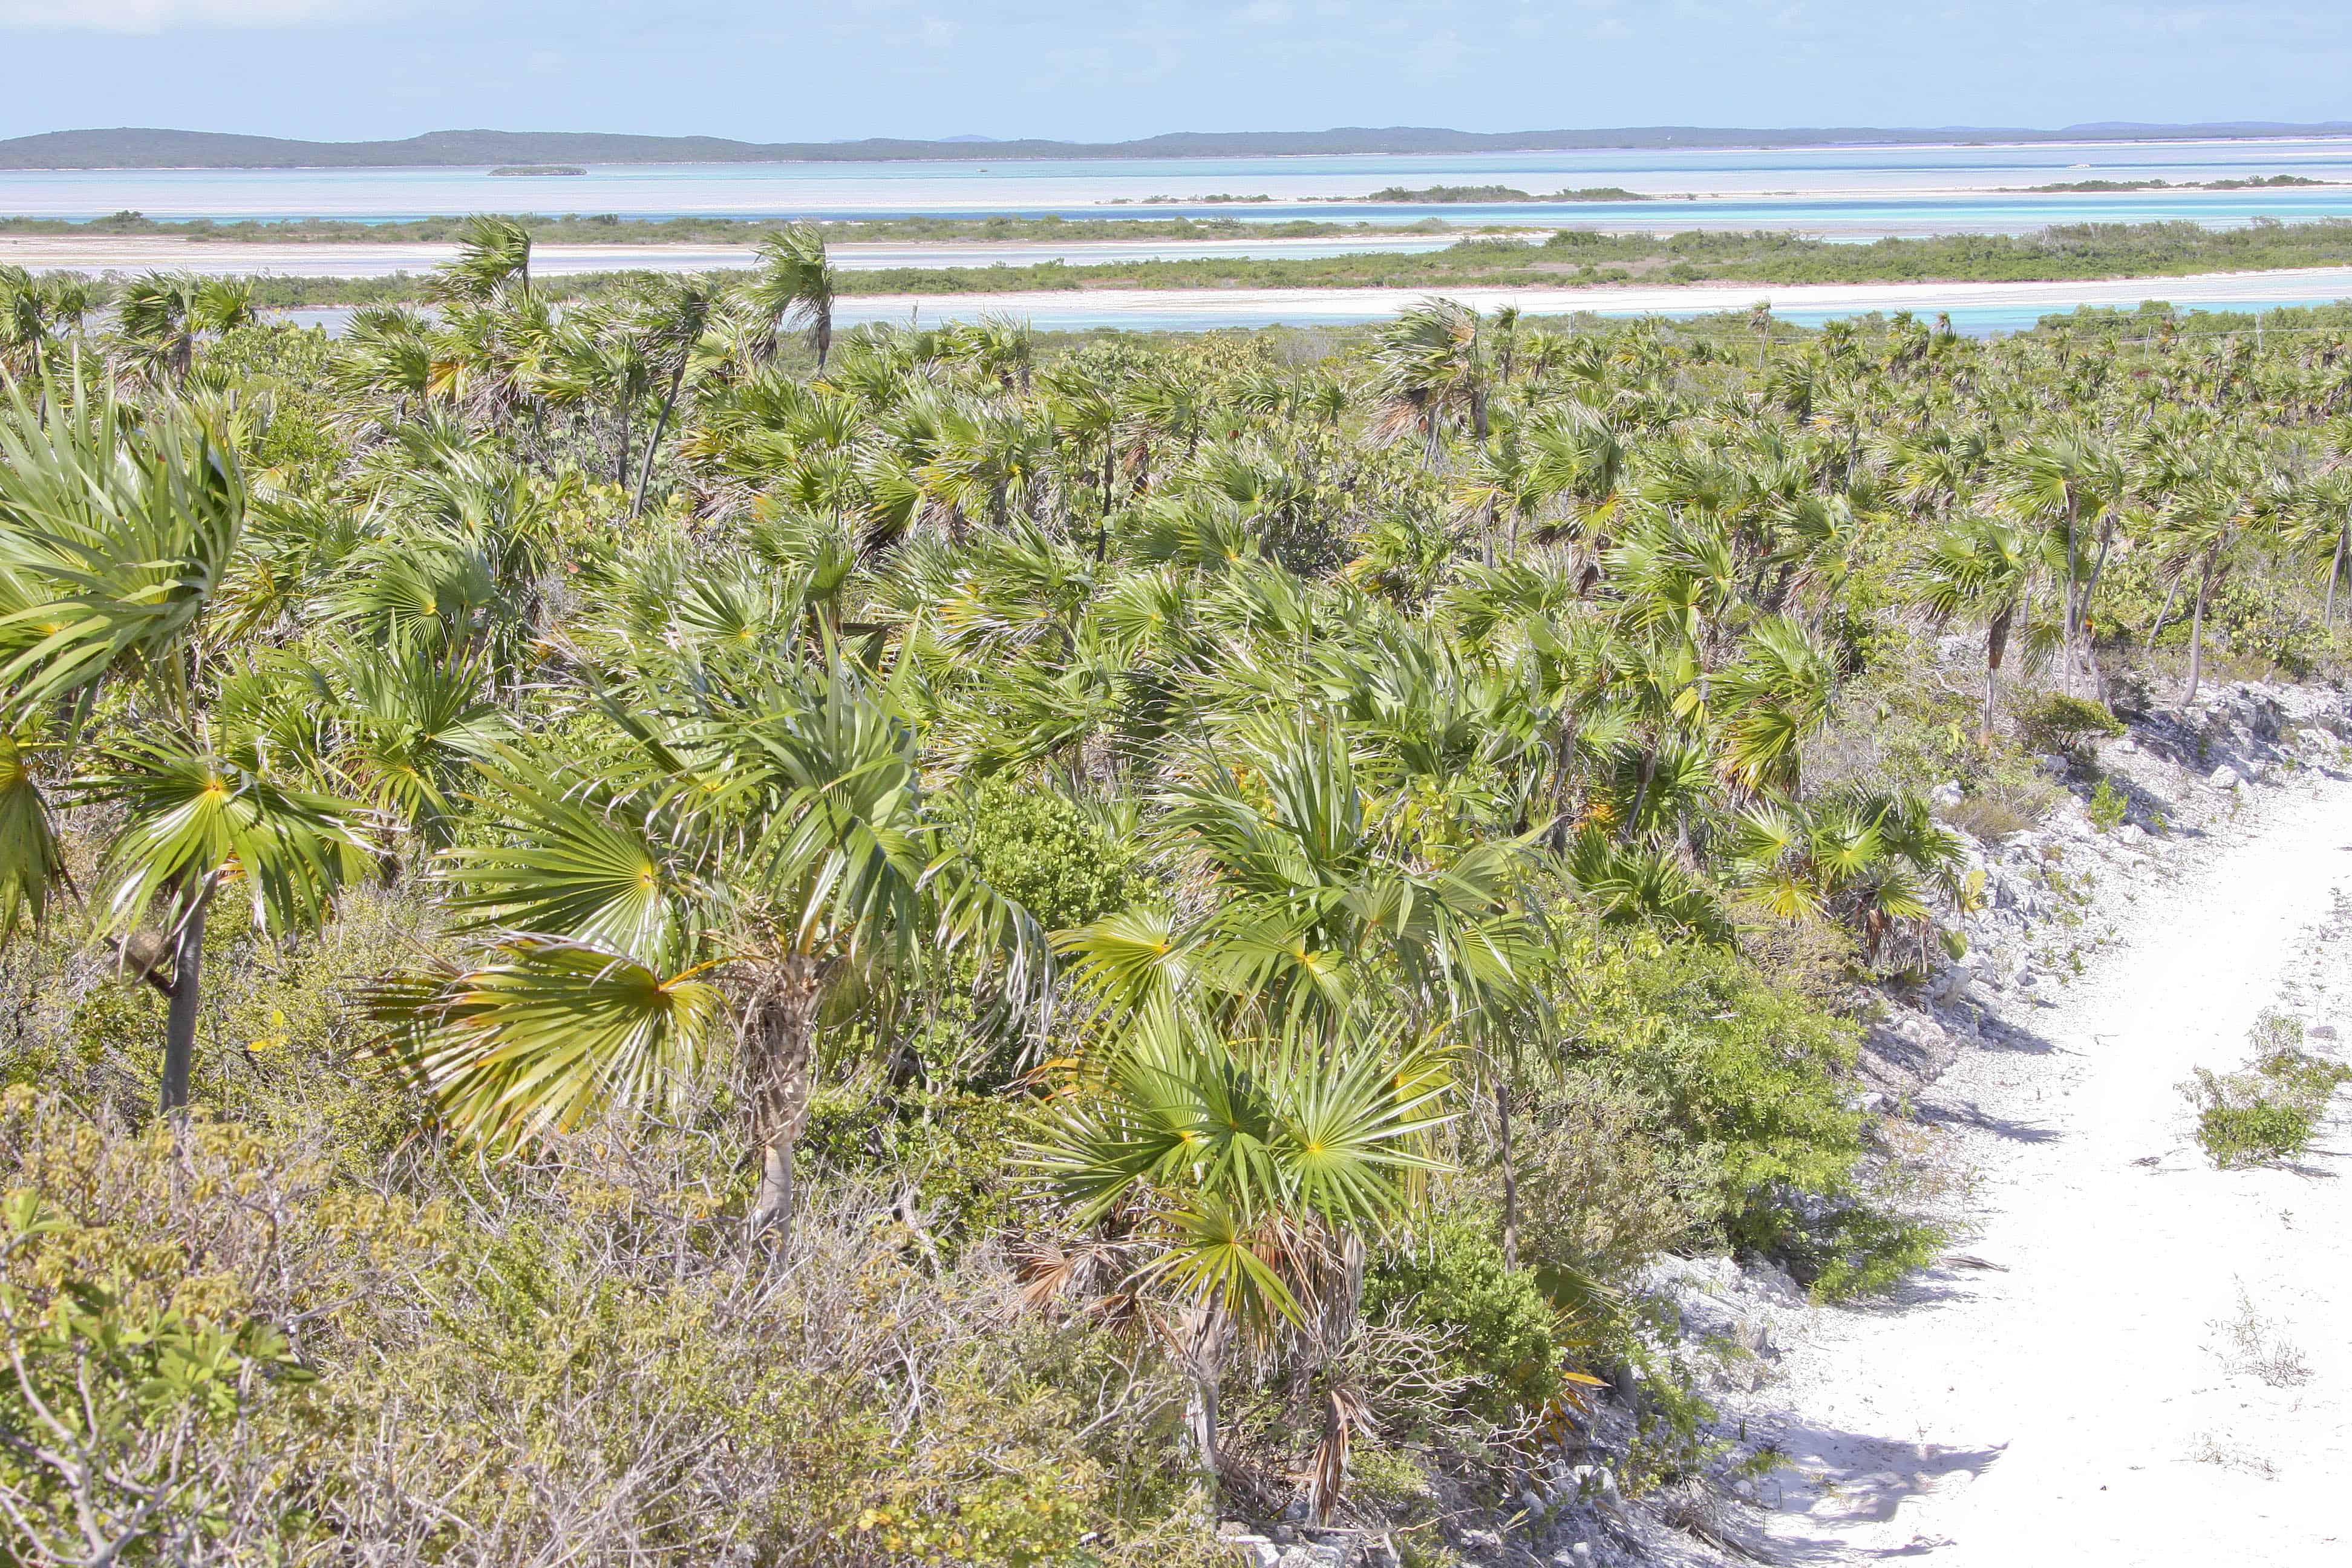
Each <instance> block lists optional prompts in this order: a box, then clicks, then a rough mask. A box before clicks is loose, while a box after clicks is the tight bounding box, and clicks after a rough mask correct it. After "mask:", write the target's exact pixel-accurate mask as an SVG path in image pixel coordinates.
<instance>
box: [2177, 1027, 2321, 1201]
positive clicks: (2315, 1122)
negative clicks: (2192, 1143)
mask: <svg viewBox="0 0 2352 1568" xmlns="http://www.w3.org/2000/svg"><path fill="white" fill-rule="evenodd" d="M2251 1038H2252V1043H2253V1045H2254V1047H2255V1049H2256V1051H2257V1053H2258V1054H2257V1055H2256V1057H2255V1058H2254V1061H2253V1063H2252V1066H2250V1067H2248V1068H2245V1069H2244V1070H2243V1071H2241V1072H2234V1073H2216V1072H2213V1071H2212V1070H2210V1068H2198V1069H2197V1071H2196V1075H2195V1076H2194V1077H2193V1078H2191V1079H2189V1081H2188V1082H2187V1083H2185V1084H2183V1085H2181V1093H2182V1094H2184V1095H2186V1096H2187V1097H2188V1098H2189V1101H2190V1103H2191V1104H2193V1105H2194V1106H2196V1108H2197V1142H2198V1146H2199V1147H2200V1148H2202V1149H2203V1150H2204V1151H2205V1155H2206V1158H2208V1159H2210V1161H2212V1162H2213V1163H2214V1165H2215V1166H2216V1167H2218V1168H2220V1169H2221V1170H2225V1171H2226V1170H2235V1169H2238V1168H2240V1167H2242V1166H2246V1165H2268V1164H2276V1163H2281V1162H2283V1161H2288V1160H2293V1159H2295V1158H2296V1157H2298V1156H2300V1155H2302V1154H2304V1153H2305V1152H2308V1151H2309V1150H2310V1148H2311V1141H2312V1138H2313V1136H2314V1134H2315V1133H2316V1132H2317V1131H2318V1129H2319V1123H2320V1119H2321V1118H2322V1117H2324V1116H2325V1115H2326V1112H2327V1106H2328V1102H2329V1101H2330V1100H2332V1099H2334V1098H2335V1094H2336V1090H2337V1089H2341V1088H2343V1087H2344V1085H2345V1084H2347V1083H2352V1068H2347V1067H2346V1066H2345V1065H2344V1064H2343V1063H2341V1062H2336V1061H2331V1060H2329V1059H2327V1058H2325V1057H2317V1056H2314V1055H2312V1054H2311V1053H2310V1052H2308V1051H2306V1050H2305V1049H2304V1048H2303V1026H2302V1025H2301V1024H2300V1023H2299V1022H2297V1021H2296V1020H2295V1019H2294V1018H2292V1017H2289V1016H2286V1015H2284V1014H2279V1013H2271V1014H2265V1015H2264V1016H2263V1019H2262V1021H2261V1022H2259V1023H2258V1024H2256V1025H2255V1026H2254V1029H2253V1032H2252V1037H2251Z"/></svg>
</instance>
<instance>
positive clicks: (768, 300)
mask: <svg viewBox="0 0 2352 1568" xmlns="http://www.w3.org/2000/svg"><path fill="white" fill-rule="evenodd" d="M840 292H841V282H840V278H839V276H838V275H837V274H836V273H835V270H834V266H833V258H831V257H830V256H829V255H827V254H826V252H825V247H824V236H823V235H822V234H819V233H818V232H817V231H816V230H815V229H814V228H811V227H810V226H808V225H806V224H797V223H796V224H788V225H786V226H784V227H783V229H782V230H781V231H780V232H778V233H777V234H776V235H774V236H773V237H771V238H769V239H768V240H767V241H766V242H765V243H763V244H762V245H761V247H760V269H759V270H758V271H757V272H756V273H754V274H753V275H752V278H751V288H750V297H751V304H752V307H753V309H754V310H756V311H757V312H758V314H759V317H760V319H761V321H763V322H765V323H766V337H765V341H764V345H763V346H764V351H765V354H773V353H775V344H776V334H777V333H779V332H781V331H784V330H786V329H787V328H795V327H797V328H805V329H806V330H807V332H808V338H809V349H810V351H811V352H812V353H814V354H815V355H816V367H817V369H819V370H823V369H824V362H825V359H826V356H828V355H829V354H831V353H833V302H834V300H835V296H837V295H838V294H839V293H840ZM763 357H764V355H763Z"/></svg>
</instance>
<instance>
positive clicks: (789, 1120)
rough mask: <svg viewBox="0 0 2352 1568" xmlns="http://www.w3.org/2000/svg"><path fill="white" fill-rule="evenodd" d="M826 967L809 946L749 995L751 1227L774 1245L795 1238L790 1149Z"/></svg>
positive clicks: (803, 1107)
mask: <svg viewBox="0 0 2352 1568" xmlns="http://www.w3.org/2000/svg"><path fill="white" fill-rule="evenodd" d="M823 1001H824V966H822V965H821V964H819V963H817V961H816V960H815V959H814V958H811V957H810V956H809V955H808V954H806V953H800V952H796V953H792V954H790V955H788V956H786V957H785V958H783V959H782V960H781V961H779V962H778V963H776V964H775V965H774V966H773V968H772V971H771V972H770V973H769V974H768V976H767V977H766V978H765V979H764V980H763V981H762V983H761V986H760V989H759V991H758V993H757V994H754V996H753V997H752V999H751V1009H750V1011H751V1028H750V1030H749V1031H747V1034H748V1036H749V1043H750V1045H751V1049H752V1059H751V1062H750V1064H749V1066H750V1068H751V1073H752V1075H753V1077H752V1085H751V1089H752V1106H753V1114H754V1115H755V1116H756V1117H757V1118H758V1121H757V1137H758V1139H759V1143H760V1197H759V1202H758V1205H757V1206H756V1207H754V1208H753V1209H752V1211H751V1234H752V1235H754V1236H759V1235H761V1234H763V1233H766V1232H768V1231H770V1230H772V1231H773V1232H774V1233H775V1245H776V1250H777V1251H778V1252H783V1251H786V1250H788V1249H789V1248H790V1247H791V1246H792V1240H793V1148H794V1146H795V1145H797V1144H798V1143H799V1142H800V1136H801V1129H802V1128H803V1127H804V1126H806V1125H807V1123H808V1110H809V1082H810V1079H811V1077H812V1074H811V1071H810V1068H811V1063H812V1057H813V1054H814V1051H813V1047H814V1044H815V1040H816V1018H817V1008H818V1006H819V1005H820V1004H821V1003H822V1002H823Z"/></svg>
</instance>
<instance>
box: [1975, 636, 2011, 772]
mask: <svg viewBox="0 0 2352 1568" xmlns="http://www.w3.org/2000/svg"><path fill="white" fill-rule="evenodd" d="M2016 611H2017V605H2016V603H2015V602H2014V601H2012V602H2011V603H2010V604H2007V605H2002V606H2001V608H2000V613H1999V614H1997V615H1995V616H1993V618H1992V619H1991V621H1990V622H1989V623H1988V624H1987V625H1986V626H1985V695H1984V718H1983V720H1982V721H1980V722H1979V724H1978V725H1977V740H1978V742H1979V743H1980V744H1982V745H1986V746H1990V745H1991V744H1992V711H1993V703H1994V701H1995V700H1997V699H1998V698H1999V697H2000V666H2001V661H2002V660H2003V659H2005V658H2008V657H2009V626H2010V617H2011V616H2013V615H2014V614H2016Z"/></svg>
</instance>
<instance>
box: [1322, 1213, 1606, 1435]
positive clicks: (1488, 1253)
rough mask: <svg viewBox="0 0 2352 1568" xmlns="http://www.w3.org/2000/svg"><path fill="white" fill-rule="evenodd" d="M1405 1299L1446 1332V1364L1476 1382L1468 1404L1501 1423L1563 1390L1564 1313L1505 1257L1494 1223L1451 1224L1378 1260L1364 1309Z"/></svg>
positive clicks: (1419, 1316)
mask: <svg viewBox="0 0 2352 1568" xmlns="http://www.w3.org/2000/svg"><path fill="white" fill-rule="evenodd" d="M1399 1304H1401V1305H1402V1308H1403V1310H1404V1312H1405V1313H1406V1315H1407V1316H1408V1317H1409V1318H1410V1319H1412V1321H1416V1322H1419V1323H1422V1324H1424V1325H1426V1326H1428V1327H1430V1328H1433V1329H1435V1330H1438V1331H1440V1332H1441V1333H1443V1334H1444V1337H1445V1350H1444V1360H1445V1362H1446V1363H1447V1365H1448V1367H1449V1369H1450V1370H1451V1371H1452V1372H1453V1373H1454V1374H1455V1375H1457V1376H1460V1377H1462V1378H1465V1379H1466V1380H1467V1381H1468V1384H1469V1386H1470V1392H1469V1393H1468V1394H1466V1395H1465V1405H1467V1406H1468V1407H1469V1408H1471V1409H1473V1410H1475V1412H1476V1413H1478V1414H1480V1415H1486V1416H1487V1417H1488V1418H1490V1419H1503V1418H1506V1417H1507V1416H1508V1415H1510V1414H1511V1413H1513V1412H1515V1411H1521V1410H1528V1409H1532V1408H1535V1407H1538V1406H1540V1405H1542V1404H1543V1402H1544V1401H1546V1400H1548V1399H1549V1398H1550V1397H1551V1396H1552V1395H1553V1394H1556V1393H1558V1392H1559V1386H1560V1373H1561V1371H1562V1366H1561V1345H1560V1342H1559V1332H1558V1327H1559V1314H1558V1312H1557V1311H1556V1310H1554V1309H1553V1307H1552V1305H1551V1303H1549V1301H1547V1300H1544V1295H1543V1292H1542V1291H1541V1290H1539V1289H1537V1288H1536V1280H1535V1276H1534V1275H1533V1274H1532V1273H1530V1272H1529V1271H1528V1270H1527V1269H1525V1268H1511V1267H1509V1266H1508V1265H1507V1264H1506V1263H1505V1262H1504V1261H1503V1249H1502V1247H1500V1246H1499V1245H1497V1244H1496V1240H1495V1238H1494V1237H1493V1235H1492V1234H1491V1232H1490V1230H1489V1229H1488V1227H1487V1226H1486V1225H1484V1224H1482V1223H1480V1222H1478V1221H1476V1220H1474V1219H1470V1218H1466V1217H1465V1218H1456V1219H1452V1220H1448V1221H1445V1222H1444V1223H1442V1224H1440V1225H1439V1226H1437V1227H1436V1228H1435V1230H1434V1231H1433V1232H1432V1233H1431V1234H1430V1235H1429V1236H1427V1237H1423V1238H1422V1239H1420V1240H1418V1241H1417V1242H1416V1243H1415V1244H1414V1245H1412V1247H1407V1248H1405V1249H1403V1250H1402V1251H1400V1252H1397V1253H1394V1254H1391V1255H1390V1256H1388V1257H1385V1258H1380V1259H1379V1260H1377V1262H1376V1263H1375V1264H1374V1266H1373V1267H1372V1268H1370V1269H1368V1270H1367V1273H1366V1279H1365V1284H1364V1310H1365V1313H1366V1315H1367V1316H1370V1317H1378V1316H1380V1315H1381V1313H1383V1312H1384V1311H1386V1310H1388V1309H1389V1308H1390V1307H1391V1306H1392V1305H1399Z"/></svg>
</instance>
